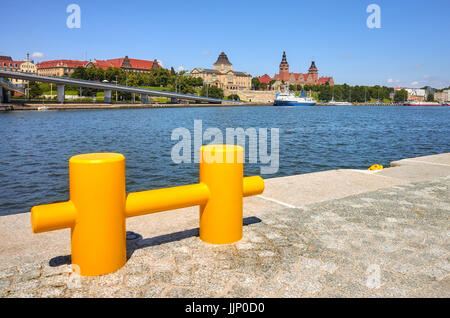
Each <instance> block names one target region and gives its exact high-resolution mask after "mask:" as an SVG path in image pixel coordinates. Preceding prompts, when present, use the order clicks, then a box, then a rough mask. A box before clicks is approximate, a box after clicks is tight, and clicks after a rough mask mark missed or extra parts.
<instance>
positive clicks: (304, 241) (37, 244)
mask: <svg viewBox="0 0 450 318" xmlns="http://www.w3.org/2000/svg"><path fill="white" fill-rule="evenodd" d="M449 189H450V153H447V154H441V155H435V156H427V157H420V158H414V159H404V160H400V161H397V162H394V163H392V167H391V168H388V169H384V170H381V171H366V170H331V171H324V172H317V173H311V174H305V175H297V176H290V177H283V178H274V179H267V180H266V191H265V192H264V194H263V195H262V196H259V197H252V198H247V199H245V201H244V203H245V206H244V217H245V224H246V226H244V238H243V239H242V240H241V241H240V242H238V243H235V244H232V245H226V246H213V245H209V244H206V243H203V242H201V241H200V240H199V238H198V237H197V234H198V229H197V227H198V208H187V209H182V210H177V211H170V212H165V213H159V214H155V215H147V216H142V217H139V218H133V219H128V220H127V229H128V231H129V232H128V235H127V238H128V255H129V260H128V263H127V264H126V265H125V266H124V267H123V268H122V269H121V270H119V271H117V272H116V273H113V274H111V275H105V276H101V277H94V278H87V277H83V278H81V285H80V286H75V287H74V286H73V285H70V284H68V280H69V277H68V271H69V266H68V265H67V264H68V262H69V256H68V254H69V253H70V230H63V231H56V232H50V233H44V234H39V235H35V234H32V232H31V226H30V214H29V213H25V214H19V215H10V216H2V217H0V297H450V261H449V257H450V222H449V215H450V194H449V193H450V191H449ZM68 285H69V286H68ZM69 287H70V288H69Z"/></svg>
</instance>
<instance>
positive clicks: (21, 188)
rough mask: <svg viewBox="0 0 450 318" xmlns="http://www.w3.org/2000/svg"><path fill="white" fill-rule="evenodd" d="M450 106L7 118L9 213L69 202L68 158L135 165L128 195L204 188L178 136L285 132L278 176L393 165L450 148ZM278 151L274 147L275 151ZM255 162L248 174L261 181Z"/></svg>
mask: <svg viewBox="0 0 450 318" xmlns="http://www.w3.org/2000/svg"><path fill="white" fill-rule="evenodd" d="M449 119H450V108H433V107H427V108H420V107H417V108H416V107H351V106H349V107H231V108H220V107H217V108H183V109H135V110H133V109H130V110H86V111H81V110H80V111H54V112H12V113H3V114H0V138H1V142H0V154H1V155H0V215H1V214H14V213H23V212H27V211H29V210H30V208H31V207H32V206H34V205H37V204H44V203H52V202H56V201H64V200H67V199H68V198H69V192H68V160H69V158H70V157H72V156H73V155H76V154H81V153H90V152H119V153H123V154H124V155H125V156H126V158H127V191H129V192H132V191H142V190H149V189H154V188H161V187H168V186H175V185H182V184H189V183H193V182H197V181H198V166H197V165H196V164H194V163H193V164H181V165H176V164H174V163H173V162H172V161H171V158H170V155H171V149H172V146H173V145H174V144H175V143H176V142H174V141H171V133H172V130H173V129H175V128H178V127H185V128H188V129H189V130H190V131H191V133H192V135H193V129H194V120H202V121H203V129H206V128H208V127H218V128H220V129H221V130H222V132H223V133H224V134H225V129H226V128H227V127H230V128H237V127H242V128H244V129H247V128H249V127H255V128H280V169H279V171H278V173H277V174H275V175H269V176H263V177H266V178H267V177H278V176H286V175H294V174H302V173H308V172H314V171H321V170H329V169H338V168H355V169H359V168H361V169H367V168H368V167H370V166H371V165H372V164H375V163H379V164H383V165H389V163H390V162H391V161H393V160H398V159H402V158H407V157H417V156H423V155H431V154H437V153H442V152H449V151H450V126H449V124H448V123H449ZM269 149H270V148H269ZM259 168H260V165H259V164H256V165H255V164H247V165H246V166H245V173H246V175H253V174H259V171H260V169H259Z"/></svg>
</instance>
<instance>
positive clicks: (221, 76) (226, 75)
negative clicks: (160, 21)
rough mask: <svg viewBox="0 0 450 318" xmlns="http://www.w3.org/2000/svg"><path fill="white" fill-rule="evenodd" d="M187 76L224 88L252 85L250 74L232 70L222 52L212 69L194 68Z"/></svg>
mask: <svg viewBox="0 0 450 318" xmlns="http://www.w3.org/2000/svg"><path fill="white" fill-rule="evenodd" d="M186 75H187V76H192V77H200V78H202V79H203V83H204V84H209V85H215V86H217V87H219V88H222V89H224V90H246V89H250V88H251V87H252V76H251V75H250V74H249V73H246V72H238V71H234V70H233V65H232V64H231V63H230V61H229V60H228V57H227V55H226V54H225V53H224V52H222V53H221V54H220V55H219V57H218V58H217V61H216V63H214V66H213V69H204V68H195V69H193V70H192V71H191V72H188V73H186Z"/></svg>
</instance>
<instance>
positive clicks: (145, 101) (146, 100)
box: [141, 94, 149, 104]
mask: <svg viewBox="0 0 450 318" xmlns="http://www.w3.org/2000/svg"><path fill="white" fill-rule="evenodd" d="M141 103H142V104H148V103H149V98H148V95H145V94H141Z"/></svg>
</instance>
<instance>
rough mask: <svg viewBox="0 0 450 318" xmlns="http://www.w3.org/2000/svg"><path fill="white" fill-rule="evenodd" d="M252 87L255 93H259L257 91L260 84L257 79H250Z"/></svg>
mask: <svg viewBox="0 0 450 318" xmlns="http://www.w3.org/2000/svg"><path fill="white" fill-rule="evenodd" d="M252 86H253V89H254V90H255V91H259V89H260V88H261V82H260V80H259V78H257V77H254V78H253V79H252Z"/></svg>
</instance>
